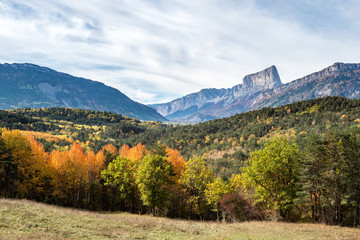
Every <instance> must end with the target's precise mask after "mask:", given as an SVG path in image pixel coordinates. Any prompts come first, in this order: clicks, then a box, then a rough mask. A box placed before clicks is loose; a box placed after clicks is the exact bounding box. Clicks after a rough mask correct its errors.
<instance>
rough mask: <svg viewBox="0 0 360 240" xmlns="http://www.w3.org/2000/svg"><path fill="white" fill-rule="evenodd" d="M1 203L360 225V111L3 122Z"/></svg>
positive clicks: (3, 114) (51, 115) (69, 112)
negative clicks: (171, 121) (177, 120)
mask: <svg viewBox="0 0 360 240" xmlns="http://www.w3.org/2000/svg"><path fill="white" fill-rule="evenodd" d="M0 127H1V128H2V130H1V137H0V163H1V165H0V196H1V197H6V198H26V199H32V200H36V201H40V202H45V203H50V204H56V205H61V206H69V207H75V208H82V209H89V210H96V211H128V212H133V213H141V214H146V213H151V214H153V215H156V216H166V217H170V218H184V219H201V220H223V221H248V220H273V219H276V220H279V221H289V222H320V223H326V224H331V225H340V226H353V227H359V226H360V167H359V166H360V100H349V99H345V98H342V97H327V98H322V99H316V100H309V101H303V102H298V103H293V104H289V105H286V106H281V107H278V108H264V109H261V110H256V111H252V112H248V113H243V114H238V115H235V116H232V117H229V118H224V119H218V120H213V121H209V122H205V123H199V124H196V125H166V124H162V123H159V122H141V121H138V120H136V119H131V118H127V117H124V116H121V115H117V114H113V113H109V112H97V111H88V110H79V109H65V108H49V109H18V110H8V111H0Z"/></svg>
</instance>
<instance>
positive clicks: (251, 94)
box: [150, 63, 360, 123]
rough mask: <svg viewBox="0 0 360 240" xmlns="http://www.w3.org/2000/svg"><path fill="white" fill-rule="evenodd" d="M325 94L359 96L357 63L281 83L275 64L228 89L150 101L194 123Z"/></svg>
mask: <svg viewBox="0 0 360 240" xmlns="http://www.w3.org/2000/svg"><path fill="white" fill-rule="evenodd" d="M326 96H343V97H347V98H353V99H355V98H357V99H358V98H360V64H349V63H348V64H346V63H335V64H333V65H331V66H329V67H327V68H325V69H323V70H321V71H319V72H315V73H312V74H309V75H307V76H305V77H303V78H300V79H297V80H294V81H292V82H289V83H286V84H282V83H281V80H280V76H279V74H278V72H277V69H276V67H275V66H271V67H270V68H267V69H265V70H263V71H261V72H257V73H254V74H250V75H247V76H245V77H244V79H243V84H239V85H236V86H234V87H233V88H229V89H203V90H201V91H200V92H197V93H193V94H190V95H187V96H185V97H182V98H179V99H175V100H173V101H171V102H169V103H163V104H154V105H150V106H151V107H153V108H154V109H156V110H157V111H158V112H159V113H160V114H162V115H163V116H165V117H167V118H168V119H170V120H171V121H175V122H186V123H196V122H202V121H207V120H210V119H215V118H222V117H228V116H231V115H234V114H237V113H242V112H246V111H250V110H255V109H260V108H263V107H277V106H281V105H285V104H289V103H293V102H298V101H303V100H308V99H315V98H320V97H326Z"/></svg>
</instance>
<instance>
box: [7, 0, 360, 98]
mask: <svg viewBox="0 0 360 240" xmlns="http://www.w3.org/2000/svg"><path fill="white" fill-rule="evenodd" d="M359 13H360V1H358V0H301V1H299V0H271V1H270V0H196V1H190V0H188V1H185V0H87V1H74V0H46V1H45V0H43V1H40V0H0V63H15V62H16V63H25V62H27V63H33V64H37V65H40V66H45V67H49V68H52V69H54V70H56V71H60V72H66V73H69V74H71V75H74V76H77V77H84V78H88V79H92V80H96V81H100V82H103V83H105V84H106V85H108V86H111V87H114V88H116V89H118V90H120V91H121V92H123V93H124V94H126V95H127V96H129V97H130V98H131V99H133V100H135V101H138V102H141V103H144V104H150V103H160V102H167V101H170V100H173V99H175V98H178V97H182V96H184V95H186V94H190V93H193V92H197V91H199V90H201V89H203V88H230V87H233V86H235V85H237V84H240V83H242V79H243V77H244V76H245V75H247V74H251V73H254V72H258V71H261V70H263V69H265V68H267V67H270V66H271V65H275V66H276V67H277V69H278V71H279V74H280V77H281V79H282V82H283V83H286V82H290V81H292V80H295V79H297V78H300V77H303V76H305V75H307V74H310V73H312V72H316V71H319V70H321V69H323V68H325V67H327V66H329V65H332V64H333V63H335V62H347V63H359V62H360V14H359Z"/></svg>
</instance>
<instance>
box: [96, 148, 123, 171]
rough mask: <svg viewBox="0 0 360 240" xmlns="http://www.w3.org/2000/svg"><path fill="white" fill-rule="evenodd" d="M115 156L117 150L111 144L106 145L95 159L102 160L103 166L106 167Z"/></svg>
mask: <svg viewBox="0 0 360 240" xmlns="http://www.w3.org/2000/svg"><path fill="white" fill-rule="evenodd" d="M117 156H118V150H117V148H116V147H114V145H112V144H107V145H105V146H103V147H102V148H101V150H100V151H99V152H98V153H97V155H96V157H97V159H104V164H105V165H106V166H107V165H108V164H109V163H110V162H111V161H112V160H114V159H115V158H116V157H117Z"/></svg>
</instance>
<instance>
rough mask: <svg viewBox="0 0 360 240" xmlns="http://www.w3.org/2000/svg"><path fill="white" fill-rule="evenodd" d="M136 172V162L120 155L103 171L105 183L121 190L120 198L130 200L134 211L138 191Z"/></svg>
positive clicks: (102, 176)
mask: <svg viewBox="0 0 360 240" xmlns="http://www.w3.org/2000/svg"><path fill="white" fill-rule="evenodd" d="M135 172H136V165H135V163H134V162H133V161H131V160H130V159H128V158H124V157H120V156H119V157H117V158H116V159H114V160H113V161H112V162H110V163H109V165H108V166H107V168H106V169H104V170H103V171H102V172H101V178H102V179H104V181H105V185H111V186H113V187H116V188H117V189H118V190H119V192H120V199H122V200H124V201H129V203H130V211H132V206H133V199H134V198H135V197H136V192H137V188H136V183H135Z"/></svg>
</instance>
